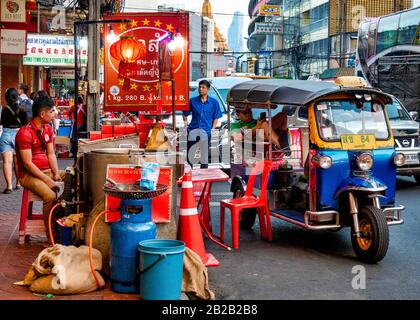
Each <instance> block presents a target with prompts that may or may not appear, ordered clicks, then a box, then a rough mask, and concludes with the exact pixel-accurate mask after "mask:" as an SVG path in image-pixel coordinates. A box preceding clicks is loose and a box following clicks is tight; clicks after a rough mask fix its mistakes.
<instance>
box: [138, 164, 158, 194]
mask: <svg viewBox="0 0 420 320" xmlns="http://www.w3.org/2000/svg"><path fill="white" fill-rule="evenodd" d="M159 172H160V169H159V164H157V163H153V162H145V163H143V166H142V170H141V179H140V187H141V188H144V189H148V190H156V185H157V182H158V179H159Z"/></svg>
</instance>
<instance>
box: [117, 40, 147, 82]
mask: <svg viewBox="0 0 420 320" xmlns="http://www.w3.org/2000/svg"><path fill="white" fill-rule="evenodd" d="M109 52H110V54H111V56H112V57H113V58H114V59H116V60H118V61H119V62H120V64H119V67H118V78H119V79H124V89H129V87H130V76H131V75H134V73H135V71H136V70H137V63H136V61H137V60H140V59H142V58H144V56H145V55H146V44H145V42H144V41H138V40H136V39H135V38H134V37H132V36H123V37H121V38H120V39H119V40H118V41H116V42H114V43H113V44H111V47H110V48H109Z"/></svg>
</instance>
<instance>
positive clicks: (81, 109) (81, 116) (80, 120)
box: [69, 104, 87, 127]
mask: <svg viewBox="0 0 420 320" xmlns="http://www.w3.org/2000/svg"><path fill="white" fill-rule="evenodd" d="M69 113H70V114H69V118H70V119H71V120H73V118H74V106H73V107H71V108H70V111H69ZM86 118H87V116H86V105H84V104H79V105H78V106H77V126H79V127H81V126H84V125H85V124H86Z"/></svg>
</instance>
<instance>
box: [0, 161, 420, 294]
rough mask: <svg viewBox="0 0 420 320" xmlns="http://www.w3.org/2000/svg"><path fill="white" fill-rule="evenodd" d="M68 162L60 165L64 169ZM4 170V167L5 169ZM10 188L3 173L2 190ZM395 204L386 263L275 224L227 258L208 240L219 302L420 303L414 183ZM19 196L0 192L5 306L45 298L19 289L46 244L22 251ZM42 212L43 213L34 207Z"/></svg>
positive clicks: (345, 237)
mask: <svg viewBox="0 0 420 320" xmlns="http://www.w3.org/2000/svg"><path fill="white" fill-rule="evenodd" d="M71 163H72V162H71V161H68V160H60V161H59V165H60V168H65V167H66V166H67V165H69V164H71ZM1 166H2V163H1V162H0V169H2V168H1ZM4 188H5V183H4V178H3V175H2V174H0V191H2V190H3V189H4ZM397 189H398V190H397V203H398V204H402V205H404V206H405V207H406V210H405V212H404V219H405V224H403V225H402V226H394V227H391V228H390V246H389V250H388V253H387V255H386V257H385V258H384V260H382V261H381V262H380V263H378V264H375V265H365V264H362V263H360V262H359V261H358V260H357V259H356V257H355V255H354V253H353V250H352V247H351V241H350V230H349V229H343V230H341V231H339V232H336V233H333V232H328V231H318V232H315V231H305V230H303V229H300V228H298V227H295V226H293V225H291V224H288V223H286V222H283V221H281V220H278V219H275V218H271V221H272V225H273V236H274V239H273V242H272V243H268V242H266V241H262V240H260V239H259V226H258V222H256V224H255V226H254V228H253V230H251V231H244V230H241V231H240V242H239V250H237V251H227V250H225V249H223V248H221V247H219V246H218V245H216V244H214V243H213V242H211V241H209V240H208V239H206V240H205V242H206V250H207V252H210V253H212V254H213V255H214V256H215V257H216V258H217V259H218V260H219V262H220V266H219V267H210V268H208V272H209V286H210V288H211V289H212V290H213V291H214V292H215V294H216V298H217V299H226V300H232V299H239V300H249V299H257V300H260V299H267V300H280V299H392V300H393V299H419V298H420V250H419V248H420V233H419V230H420V218H419V216H420V212H419V207H420V197H419V194H420V193H419V192H420V186H417V185H416V184H415V182H414V180H413V179H411V178H398V182H397ZM213 195H214V196H213V198H212V203H211V211H212V224H213V231H214V232H215V233H216V234H218V232H219V222H218V219H219V206H218V201H220V200H221V199H224V198H229V197H230V196H231V193H230V192H229V183H227V182H224V183H216V184H214V186H213ZM21 196H22V193H21V191H15V192H13V193H12V194H10V195H3V194H1V193H0V300H1V299H42V297H38V296H34V295H33V294H31V293H30V292H29V291H28V290H27V289H26V288H22V287H18V286H14V285H13V282H15V281H20V280H22V279H23V276H24V275H25V273H26V272H27V270H28V268H29V266H30V265H31V263H32V262H33V261H34V259H35V258H36V256H37V255H38V253H39V252H40V251H41V250H42V249H43V247H42V241H43V240H44V239H43V238H41V239H35V240H34V241H31V242H30V243H29V244H26V245H24V246H19V245H18V244H17V235H18V230H17V229H18V222H19V211H20V202H21ZM35 209H36V210H38V211H40V207H39V206H38V207H36V208H35ZM229 220H230V215H229V214H227V217H226V226H225V229H226V241H228V242H229V243H230V241H231V232H230V230H231V228H230V222H229ZM360 265H361V266H363V267H365V269H366V289H359V290H355V289H353V288H352V279H353V277H354V276H355V274H352V268H353V267H355V266H360ZM54 299H86V300H110V299H117V300H122V299H124V300H125V299H138V295H121V294H115V293H113V292H112V291H111V290H110V288H109V284H108V286H107V288H106V289H105V290H102V291H97V292H93V293H89V294H84V295H72V296H64V297H54Z"/></svg>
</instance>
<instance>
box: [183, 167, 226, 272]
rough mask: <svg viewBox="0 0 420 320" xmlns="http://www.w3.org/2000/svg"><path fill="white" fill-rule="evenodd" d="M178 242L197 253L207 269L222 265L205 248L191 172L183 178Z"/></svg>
mask: <svg viewBox="0 0 420 320" xmlns="http://www.w3.org/2000/svg"><path fill="white" fill-rule="evenodd" d="M178 240H181V241H184V242H185V245H186V246H187V247H188V248H190V249H191V250H193V251H194V252H195V253H197V254H198V255H199V256H200V258H201V261H202V262H203V264H204V265H205V266H206V267H211V266H218V265H219V264H220V263H219V261H217V259H216V258H215V257H214V256H213V255H212V254H211V253H206V249H205V247H204V240H203V236H202V234H201V227H200V221H199V217H198V212H197V205H196V203H195V199H194V192H193V184H192V180H191V172H188V173H185V174H184V176H183V178H182V189H181V205H180V212H179V220H178Z"/></svg>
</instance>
